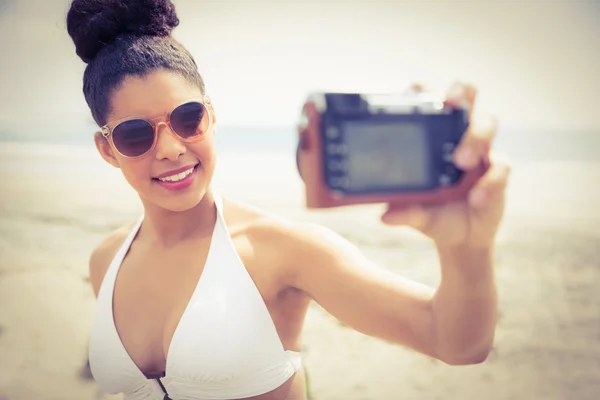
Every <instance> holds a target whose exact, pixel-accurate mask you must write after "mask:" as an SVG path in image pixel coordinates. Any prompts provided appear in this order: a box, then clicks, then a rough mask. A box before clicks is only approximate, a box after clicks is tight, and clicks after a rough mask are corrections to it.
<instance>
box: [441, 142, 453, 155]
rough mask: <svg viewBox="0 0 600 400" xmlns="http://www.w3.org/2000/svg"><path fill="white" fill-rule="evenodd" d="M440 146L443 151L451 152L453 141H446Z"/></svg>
mask: <svg viewBox="0 0 600 400" xmlns="http://www.w3.org/2000/svg"><path fill="white" fill-rule="evenodd" d="M442 146H443V147H442V148H443V149H444V153H449V152H452V150H454V143H452V142H446V143H444V144H443V145H442Z"/></svg>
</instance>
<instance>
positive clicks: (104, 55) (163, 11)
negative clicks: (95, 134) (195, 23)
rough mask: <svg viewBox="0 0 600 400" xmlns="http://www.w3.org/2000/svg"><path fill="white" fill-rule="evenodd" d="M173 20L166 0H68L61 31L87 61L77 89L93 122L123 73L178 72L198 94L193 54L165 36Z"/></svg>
mask: <svg viewBox="0 0 600 400" xmlns="http://www.w3.org/2000/svg"><path fill="white" fill-rule="evenodd" d="M177 25H179V19H178V18H177V15H176V13H175V6H174V5H173V4H172V3H171V1H170V0H129V1H123V0H73V2H72V3H71V7H70V9H69V11H68V13H67V31H68V32H69V35H70V36H71V38H72V39H73V42H74V43H75V49H76V53H77V55H78V56H79V57H80V58H81V59H82V60H83V62H85V63H86V64H87V67H86V69H85V72H84V74H83V94H84V96H85V100H86V102H87V104H88V106H89V107H90V110H91V112H92V116H93V117H94V120H95V121H96V123H97V124H98V125H99V126H102V125H104V124H106V122H107V121H106V118H107V116H108V114H109V113H110V112H111V109H110V107H111V105H110V97H111V95H112V93H113V92H114V91H115V90H116V89H117V88H118V87H119V86H120V85H121V84H122V83H123V80H124V79H125V78H126V77H127V76H139V77H143V76H146V75H148V74H149V73H151V72H152V71H155V70H157V69H159V68H163V69H167V70H170V71H174V72H176V73H179V74H181V75H182V76H183V77H184V78H186V79H187V80H189V81H190V83H192V84H195V85H197V86H198V87H199V88H200V90H201V91H202V94H204V91H205V88H204V81H203V80H202V77H201V76H200V73H199V72H198V66H197V65H196V62H195V61H194V58H193V57H192V55H191V54H190V53H189V51H187V50H186V49H185V48H184V47H183V46H182V45H181V44H180V43H179V42H178V41H176V40H175V39H174V38H173V37H172V36H171V31H172V30H173V28H175V27H176V26H177Z"/></svg>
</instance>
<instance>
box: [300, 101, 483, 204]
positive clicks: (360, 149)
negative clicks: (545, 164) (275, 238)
mask: <svg viewBox="0 0 600 400" xmlns="http://www.w3.org/2000/svg"><path fill="white" fill-rule="evenodd" d="M468 122H469V121H468V111H467V110H466V109H462V108H455V107H450V106H447V105H445V104H444V103H443V101H438V100H436V99H435V98H434V97H432V96H431V95H427V94H424V93H417V92H413V93H400V94H364V93H339V92H321V93H313V94H311V95H309V96H308V98H307V100H306V102H305V103H304V105H303V108H302V116H301V121H300V124H299V125H298V146H297V154H296V155H297V167H298V171H299V173H300V176H301V178H302V180H303V181H304V184H305V194H306V206H307V207H308V208H330V207H339V206H345V205H352V204H368V203H391V204H400V205H409V204H417V203H418V204H424V205H425V204H435V203H442V202H448V201H452V200H458V199H461V198H464V196H466V194H467V192H468V190H469V189H470V188H471V187H472V185H473V183H474V182H475V181H476V180H477V179H478V178H479V177H480V176H481V175H482V174H483V173H484V172H485V170H486V169H487V163H486V162H482V164H481V165H480V166H479V167H478V168H475V169H474V170H469V171H462V170H460V169H459V168H457V167H456V165H455V164H454V162H453V153H454V150H455V149H456V147H457V146H458V144H459V142H460V140H461V138H462V137H463V135H464V133H465V132H466V130H467V128H468Z"/></svg>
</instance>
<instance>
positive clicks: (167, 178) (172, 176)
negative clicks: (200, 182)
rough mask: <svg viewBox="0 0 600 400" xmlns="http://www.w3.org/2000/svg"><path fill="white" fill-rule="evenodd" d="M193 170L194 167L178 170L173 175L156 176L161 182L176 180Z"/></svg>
mask: <svg viewBox="0 0 600 400" xmlns="http://www.w3.org/2000/svg"><path fill="white" fill-rule="evenodd" d="M192 172H194V167H192V168H190V169H188V170H187V171H183V172H180V173H178V174H175V175H171V176H167V177H165V178H158V180H159V181H162V182H177V181H180V180H182V179H184V178H185V177H186V176H188V175H189V174H191V173H192Z"/></svg>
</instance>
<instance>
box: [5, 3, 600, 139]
mask: <svg viewBox="0 0 600 400" xmlns="http://www.w3.org/2000/svg"><path fill="white" fill-rule="evenodd" d="M69 4H70V1H68V0H0V57H1V59H2V61H1V62H0V94H1V95H0V127H2V125H3V124H4V125H9V126H14V125H15V124H34V123H35V124H37V125H36V126H38V127H39V126H41V125H42V126H46V127H47V129H40V128H37V129H38V131H39V132H38V134H40V135H45V134H46V135H48V134H52V131H53V129H54V127H56V126H64V125H72V126H78V125H79V124H81V123H82V122H84V121H87V122H89V121H90V113H89V110H88V108H87V105H86V103H85V101H84V98H83V94H82V91H81V85H82V75H83V70H84V68H85V64H84V63H83V62H82V61H81V60H80V59H79V58H78V57H77V56H76V54H75V50H74V45H73V43H72V41H71V39H70V37H69V36H68V34H67V31H66V27H65V15H66V12H67V10H68V6H69ZM174 4H175V6H176V9H177V13H178V16H179V19H180V21H181V22H180V25H179V26H178V27H177V28H176V29H175V30H174V31H173V36H174V37H175V38H176V39H178V40H179V41H180V42H181V43H182V44H183V45H185V46H186V47H187V48H188V49H189V50H190V51H191V52H192V54H193V55H194V57H195V59H196V61H197V63H198V65H199V69H200V73H201V74H202V76H203V77H204V79H205V81H206V86H207V91H208V94H209V95H210V96H211V98H212V100H213V103H214V105H215V108H216V112H217V113H218V118H219V121H220V124H222V125H256V126H262V125H273V126H279V125H286V126H287V125H292V124H295V123H296V122H297V120H298V117H299V114H300V108H301V105H302V103H303V101H304V100H305V98H306V96H307V94H308V93H310V92H313V91H326V90H344V91H358V92H361V91H362V92H373V91H375V92H392V91H398V90H403V89H404V88H405V87H406V85H408V84H409V83H410V82H415V81H419V82H425V83H426V84H428V85H431V86H432V87H433V88H435V89H438V90H443V89H444V88H445V87H447V86H448V85H449V84H450V83H451V82H453V81H456V80H462V81H468V82H472V83H473V84H475V85H476V86H477V88H478V93H479V96H478V102H477V111H480V112H488V113H492V114H495V115H496V116H497V117H498V119H499V121H500V126H508V127H518V128H521V129H537V130H544V129H552V130H565V129H572V130H598V131H600V112H598V110H597V108H598V106H599V105H600V102H599V101H598V98H599V93H600V23H598V21H600V0H554V1H551V0H548V1H541V0H522V1H517V0H507V1H487V0H481V1H475V0H472V1H466V0H463V1H442V0H438V1H432V0H421V1H404V0H402V1H400V0H396V1H358V0H354V1H342V0H319V1H316V0H306V1H291V0H278V1H277V0H262V1H250V0H248V1H242V0H237V1H234V0H214V1H192V0H174Z"/></svg>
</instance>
